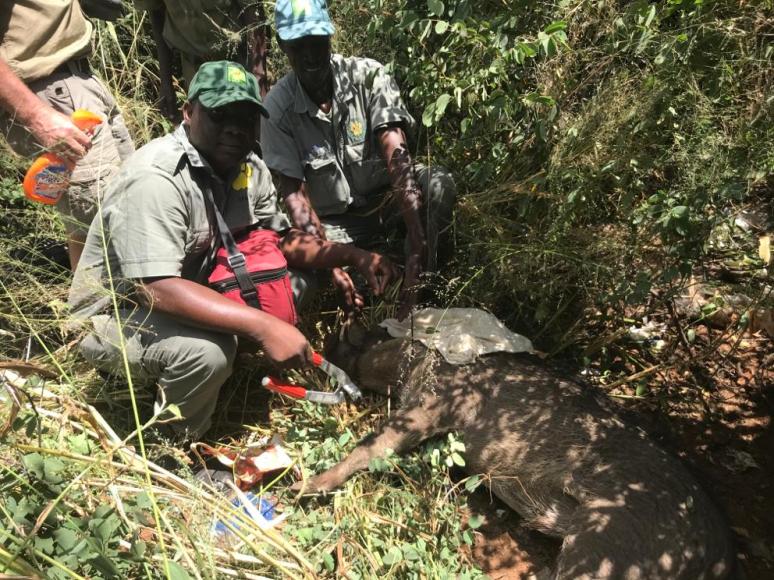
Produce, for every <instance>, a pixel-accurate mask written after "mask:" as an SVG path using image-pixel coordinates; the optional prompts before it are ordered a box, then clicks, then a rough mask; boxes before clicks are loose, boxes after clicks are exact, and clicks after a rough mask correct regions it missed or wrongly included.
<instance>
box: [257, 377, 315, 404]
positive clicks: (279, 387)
mask: <svg viewBox="0 0 774 580" xmlns="http://www.w3.org/2000/svg"><path fill="white" fill-rule="evenodd" d="M261 384H262V385H263V386H264V387H266V388H267V389H269V390H270V391H274V392H276V393H282V394H283V395H287V396H288V397H293V398H294V399H303V398H305V397H306V389H305V388H304V387H299V386H298V385H294V384H292V383H281V382H280V381H278V380H277V379H275V378H274V377H263V381H261Z"/></svg>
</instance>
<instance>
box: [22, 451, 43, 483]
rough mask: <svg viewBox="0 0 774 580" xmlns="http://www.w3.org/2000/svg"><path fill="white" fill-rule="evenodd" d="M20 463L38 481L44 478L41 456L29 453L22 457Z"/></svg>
mask: <svg viewBox="0 0 774 580" xmlns="http://www.w3.org/2000/svg"><path fill="white" fill-rule="evenodd" d="M22 463H23V464H24V467H25V468H26V469H27V470H28V471H30V472H32V474H33V475H34V476H35V477H37V478H38V479H43V478H44V477H45V472H44V470H43V456H42V455H41V454H40V453H29V454H27V455H25V456H24V457H22Z"/></svg>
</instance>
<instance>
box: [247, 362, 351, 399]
mask: <svg viewBox="0 0 774 580" xmlns="http://www.w3.org/2000/svg"><path fill="white" fill-rule="evenodd" d="M312 364H313V365H314V366H316V367H317V368H319V369H320V370H322V371H323V372H324V373H325V374H326V375H328V376H329V377H330V378H332V379H333V380H334V381H335V383H334V384H335V385H336V390H335V391H333V392H331V393H329V392H326V391H310V390H308V389H306V388H305V387H302V386H301V385H296V384H293V383H285V382H282V381H280V380H279V379H277V378H275V377H263V380H262V381H261V384H262V385H263V386H264V387H266V388H267V389H269V390H270V391H274V392H275V393H282V394H283V395H287V396H288V397H293V398H294V399H305V400H307V401H311V402H312V403H319V404H321V405H338V404H339V403H342V402H344V399H345V394H346V395H349V398H350V399H352V400H353V401H357V400H358V399H359V398H360V397H361V396H362V393H361V392H360V389H359V388H358V387H357V385H356V384H355V383H354V382H352V379H350V378H349V375H348V374H347V373H345V372H344V371H343V370H341V369H340V368H339V367H337V366H336V365H335V364H333V363H332V362H329V361H327V360H326V359H324V358H323V357H322V356H321V355H320V354H319V353H317V352H313V353H312Z"/></svg>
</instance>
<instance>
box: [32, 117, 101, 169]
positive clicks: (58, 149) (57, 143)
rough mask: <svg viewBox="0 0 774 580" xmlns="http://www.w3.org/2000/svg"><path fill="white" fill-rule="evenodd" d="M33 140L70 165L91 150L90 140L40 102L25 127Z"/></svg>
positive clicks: (67, 120)
mask: <svg viewBox="0 0 774 580" xmlns="http://www.w3.org/2000/svg"><path fill="white" fill-rule="evenodd" d="M27 128H28V129H29V131H30V132H31V133H32V135H33V136H34V137H35V140H36V141H37V142H38V143H40V144H41V145H42V146H43V148H44V149H45V150H47V151H52V152H54V153H56V154H57V155H59V156H61V157H63V158H64V159H66V160H67V161H70V162H71V163H75V162H77V161H78V160H79V159H81V158H82V157H83V156H84V155H86V152H87V151H88V150H89V149H90V148H91V139H90V138H89V136H88V135H87V134H86V133H84V132H83V131H81V130H80V129H79V128H78V127H76V126H75V124H74V123H73V122H72V120H71V119H70V117H68V116H67V115H63V114H62V113H60V112H59V111H56V110H54V109H52V108H51V107H49V106H48V105H45V104H43V103H42V102H41V106H40V107H38V110H37V111H36V114H35V116H34V117H32V119H31V120H30V124H29V125H28V127H27Z"/></svg>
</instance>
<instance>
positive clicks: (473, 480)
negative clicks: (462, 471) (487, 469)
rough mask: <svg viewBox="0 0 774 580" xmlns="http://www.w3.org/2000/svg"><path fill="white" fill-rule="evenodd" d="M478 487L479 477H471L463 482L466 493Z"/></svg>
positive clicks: (479, 483)
mask: <svg viewBox="0 0 774 580" xmlns="http://www.w3.org/2000/svg"><path fill="white" fill-rule="evenodd" d="M479 485H481V476H480V475H473V476H472V477H469V478H468V480H467V481H466V482H465V489H466V490H467V491H468V492H473V491H475V489H476V488H477V487H478V486H479Z"/></svg>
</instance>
